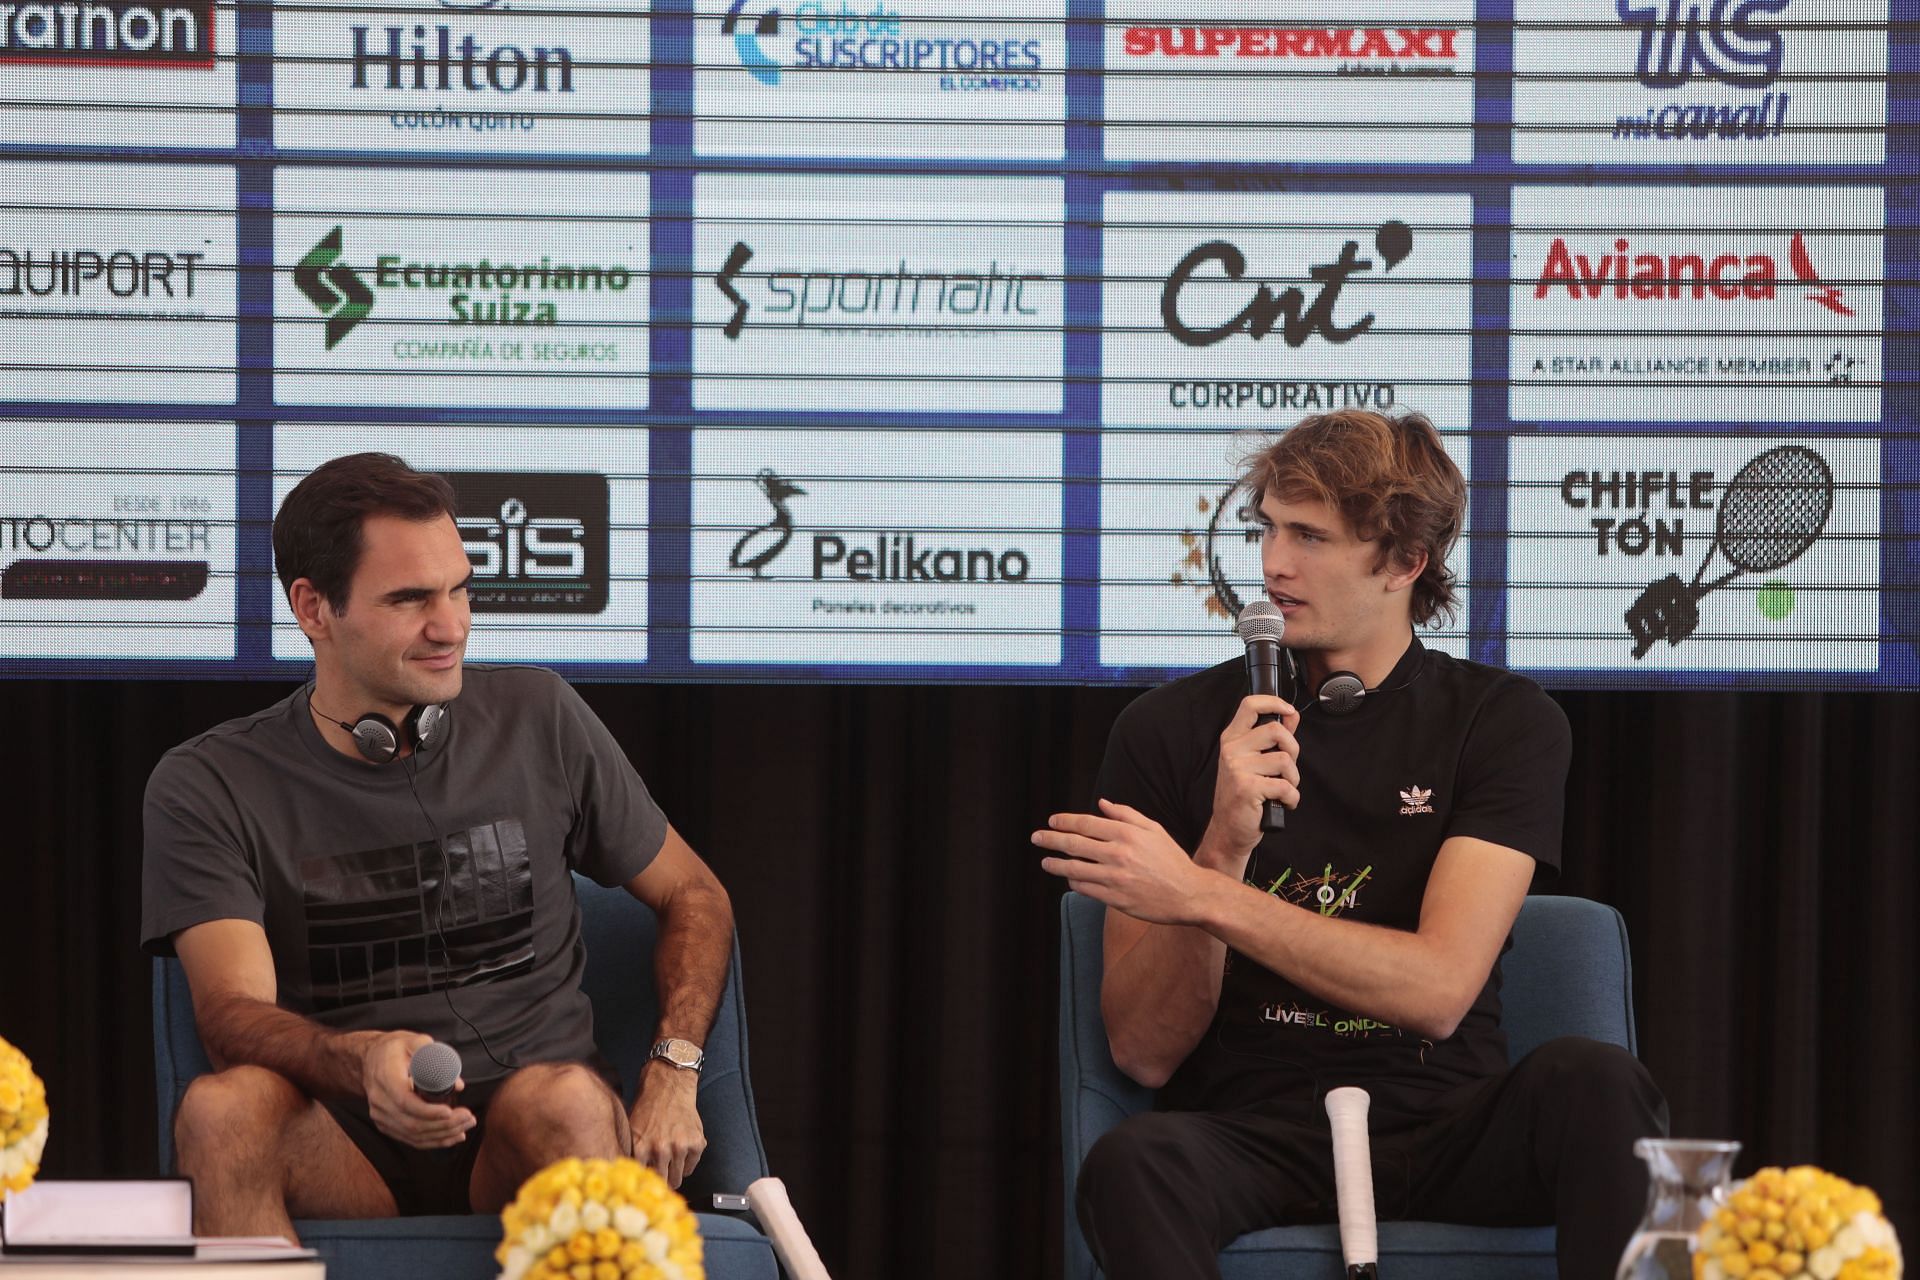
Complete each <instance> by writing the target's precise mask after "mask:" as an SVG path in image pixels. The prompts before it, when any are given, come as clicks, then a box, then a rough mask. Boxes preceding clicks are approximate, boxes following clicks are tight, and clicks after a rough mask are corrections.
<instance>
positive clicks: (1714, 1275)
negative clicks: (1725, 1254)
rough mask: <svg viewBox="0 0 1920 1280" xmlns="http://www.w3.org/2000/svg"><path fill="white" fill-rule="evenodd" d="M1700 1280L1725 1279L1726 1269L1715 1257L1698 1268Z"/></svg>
mask: <svg viewBox="0 0 1920 1280" xmlns="http://www.w3.org/2000/svg"><path fill="white" fill-rule="evenodd" d="M1700 1280H1727V1269H1726V1268H1725V1267H1723V1266H1721V1265H1720V1261H1719V1259H1717V1258H1716V1259H1714V1260H1713V1261H1711V1262H1709V1263H1707V1265H1706V1266H1704V1267H1702V1268H1701V1269H1700Z"/></svg>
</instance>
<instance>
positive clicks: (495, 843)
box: [140, 666, 667, 1081]
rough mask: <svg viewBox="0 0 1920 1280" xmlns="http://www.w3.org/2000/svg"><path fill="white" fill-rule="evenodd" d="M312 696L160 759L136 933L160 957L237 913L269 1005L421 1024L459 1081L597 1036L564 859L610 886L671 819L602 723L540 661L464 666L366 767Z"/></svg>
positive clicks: (344, 1023) (628, 875)
mask: <svg viewBox="0 0 1920 1280" xmlns="http://www.w3.org/2000/svg"><path fill="white" fill-rule="evenodd" d="M307 694H308V690H307V689H305V688H303V689H300V690H298V691H296V692H295V693H293V694H292V695H290V696H289V697H287V698H286V699H284V700H283V701H281V702H279V703H276V704H275V705H273V706H271V707H269V708H267V709H266V710H264V711H261V712H259V713H258V714H256V715H251V716H244V717H242V718H240V719H238V720H230V721H228V722H227V723H225V724H223V725H220V726H219V727H217V728H215V729H212V730H210V731H208V732H207V733H204V734H202V735H200V736H199V737H197V738H194V739H193V740H192V741H190V742H186V743H183V744H181V745H180V746H178V747H175V748H174V749H173V750H172V751H169V752H168V753H167V754H166V756H165V757H164V758H162V759H161V761H160V763H159V765H158V766H156V767H155V769H154V771H153V776H152V777H151V778H150V779H149V780H148V782H147V797H146V856H145V864H144V874H143V905H142V913H141V926H140V927H141V936H142V939H143V942H142V945H143V946H144V947H145V948H146V949H147V951H149V952H150V953H152V954H154V955H171V954H173V935H174V934H176V933H178V932H179V931H180V930H182V929H186V928H189V927H190V926H193V925H196V924H201V923H204V922H206V921H209V920H221V919H240V920H251V921H253V922H255V923H256V924H259V925H261V926H262V927H263V928H264V929H265V930H266V933H267V941H268V944H269V946H270V947H271V948H272V950H273V958H274V968H275V973H276V976H277V978H278V981H279V1003H280V1005H281V1006H282V1007H283V1008H286V1009H291V1010H293V1011H294V1012H296V1013H301V1014H305V1015H307V1016H309V1017H312V1018H313V1019H315V1020H316V1021H318V1022H320V1023H323V1024H324V1025H326V1026H329V1027H334V1028H337V1029H340V1030H354V1031H358V1030H398V1029H406V1030H412V1031H420V1032H424V1033H426V1034H427V1035H430V1036H432V1037H433V1038H434V1039H436V1040H441V1041H444V1042H446V1043H448V1044H451V1045H453V1046H454V1047H455V1048H456V1049H458V1050H459V1051H460V1056H461V1059H462V1061H463V1062H464V1063H465V1064H466V1072H465V1074H466V1076H467V1078H468V1079H469V1080H470V1081H477V1080H485V1079H488V1078H491V1077H493V1076H497V1075H501V1074H503V1071H502V1068H501V1067H500V1066H496V1065H495V1064H494V1062H493V1060H492V1059H493V1058H498V1059H499V1060H500V1062H502V1063H504V1064H505V1065H506V1066H507V1067H509V1068H517V1067H520V1066H524V1065H526V1064H528V1063H532V1062H542V1061H554V1060H560V1059H568V1058H585V1057H588V1056H589V1055H591V1054H592V1053H593V1010H592V1007H591V1006H590V1005H589V1003H588V1001H587V998H586V996H585V995H584V994H583V993H582V992H581V990H580V974H581V971H582V970H583V968H584V967H585V964H586V951H585V947H584V945H583V944H582V942H581V938H580V917H579V909H578V906H577V904H576V901H575V897H574V891H573V881H572V878H571V876H570V875H569V872H570V871H576V870H577V871H579V872H580V873H581V874H583V875H585V876H588V877H589V878H591V879H593V880H595V881H598V882H599V883H601V884H603V885H618V884H623V883H625V882H626V881H628V880H630V879H632V878H633V877H634V876H635V875H637V874H639V873H640V872H641V871H642V870H644V869H645V868H646V867H647V865H648V864H649V863H650V862H652V861H653V858H654V856H655V855H656V854H657V853H658V852H659V850H660V846H661V844H662V842H663V841H664V840H665V839H666V831H667V820H666V816H665V815H664V814H662V813H661V812H660V808H659V806H658V805H656V804H655V803H654V802H653V798H652V797H651V796H650V795H648V794H647V789H646V786H645V784H644V783H642V782H641V781H640V777H639V775H638V774H636V773H635V772H634V770H633V766H632V765H631V764H629V763H628V762H627V758H626V756H625V754H624V753H622V751H621V750H620V747H619V745H618V744H617V743H616V742H615V741H614V740H613V736H612V735H611V734H609V733H608V732H607V729H606V726H604V725H602V724H601V723H600V720H599V718H598V717H596V716H595V715H594V714H593V712H592V711H590V710H589V709H588V708H587V706H586V704H585V703H584V702H582V701H581V700H580V696H579V695H578V694H577V693H575V692H574V691H573V690H572V689H571V688H569V687H568V686H567V684H566V682H564V681H563V680H561V679H560V678H559V677H558V676H556V675H554V674H553V673H552V672H550V671H546V670H542V669H540V668H536V667H487V666H468V667H467V668H466V675H465V681H464V687H463V689H462V692H461V694H460V697H459V698H458V699H456V700H455V701H454V702H453V703H451V704H450V705H449V708H448V716H447V721H446V724H445V725H444V727H443V730H442V732H443V738H442V740H441V741H440V742H439V743H436V744H435V745H434V746H433V748H432V749H431V750H428V751H424V752H416V753H415V754H414V755H413V756H411V757H409V758H408V759H407V760H403V761H398V762H395V763H392V764H386V765H375V764H369V763H366V762H365V761H362V760H359V759H357V758H352V757H348V756H346V755H343V754H341V753H340V752H339V751H336V750H335V749H334V748H333V747H331V746H329V745H328V743H327V741H326V739H324V738H323V737H321V735H320V731H319V730H318V729H317V728H315V726H314V723H313V717H312V716H311V715H310V714H309V712H308V707H307ZM327 709H328V710H329V711H334V710H339V711H340V714H342V715H349V716H350V715H357V714H358V713H359V709H357V708H346V709H339V708H332V707H329V708H327ZM410 775H411V777H410ZM449 996H450V997H451V1000H452V1004H453V1006H454V1007H449ZM456 1009H457V1014H456ZM462 1018H464V1019H466V1020H467V1021H469V1022H471V1023H473V1024H474V1025H475V1026H476V1027H478V1028H479V1031H480V1033H481V1034H482V1035H484V1036H485V1037H486V1044H487V1046H488V1048H490V1049H491V1051H492V1057H491V1058H490V1057H489V1055H488V1053H487V1052H486V1050H484V1049H483V1048H482V1047H481V1045H480V1043H479V1042H478V1041H477V1040H476V1039H475V1038H474V1035H473V1033H472V1032H471V1031H469V1030H468V1029H467V1028H466V1027H465V1026H463V1025H462V1024H461V1019H462Z"/></svg>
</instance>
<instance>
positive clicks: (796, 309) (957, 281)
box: [713, 240, 1046, 341]
mask: <svg viewBox="0 0 1920 1280" xmlns="http://www.w3.org/2000/svg"><path fill="white" fill-rule="evenodd" d="M752 258H753V247H752V246H751V245H749V244H747V242H746V241H744V240H742V241H739V242H737V243H735V245H734V246H733V249H732V250H731V251H730V252H729V253H728V255H727V260H726V262H725V264H724V265H723V266H722V267H721V269H720V272H719V274H717V275H716V276H714V278H713V283H714V287H715V288H716V289H718V290H719V291H720V293H721V295H722V296H723V297H725V298H726V299H727V301H728V302H729V303H731V304H732V306H733V311H732V313H731V314H730V315H729V317H728V319H727V322H726V324H725V325H724V326H723V327H722V329H721V332H722V333H724V334H725V335H726V337H727V338H728V340H730V341H731V340H735V339H738V338H739V336H740V333H741V330H743V329H744V328H745V327H746V323H747V316H748V313H749V312H750V311H752V309H753V302H752V301H751V300H749V299H748V298H747V297H746V296H745V295H743V294H742V293H741V291H740V289H739V288H738V287H737V282H738V281H740V280H743V279H750V278H757V279H762V280H764V281H765V282H766V294H767V295H768V296H767V297H766V298H764V299H763V300H762V301H761V304H760V305H761V309H762V315H763V316H765V317H768V318H767V319H765V320H756V321H755V323H756V324H773V325H784V326H790V327H793V328H808V327H812V328H815V329H822V330H834V331H842V332H845V331H854V332H861V333H877V334H887V333H897V332H899V331H901V330H905V329H928V328H939V327H942V323H941V322H951V321H959V320H989V321H991V320H994V319H999V318H1011V317H1016V316H1038V315H1040V314H1041V308H1040V307H1039V306H1038V305H1037V304H1036V300H1035V299H1034V298H1032V297H1030V296H1029V295H1028V292H1027V290H1028V288H1029V286H1031V285H1033V284H1035V282H1043V281H1044V280H1045V279H1046V277H1045V276H1043V275H1039V274H1035V273H1026V272H1021V271H1019V270H1017V269H1015V268H1013V267H1002V266H1001V264H1000V263H999V262H998V261H997V260H995V261H989V262H988V264H987V269H986V270H985V271H980V270H978V269H965V268H963V269H960V270H936V269H922V268H920V267H918V266H914V265H909V264H908V262H907V260H906V259H905V258H904V257H903V258H901V259H899V261H898V265H897V266H896V267H895V268H894V269H893V270H891V271H886V270H880V271H855V270H833V269H826V268H819V269H809V270H805V271H771V272H768V273H766V274H765V275H764V276H748V275H746V274H745V269H746V265H747V263H748V262H749V261H750V260H751V259H752ZM1016 323H1017V322H1016ZM950 327H951V328H953V329H961V328H962V327H963V326H960V325H951V326H950Z"/></svg>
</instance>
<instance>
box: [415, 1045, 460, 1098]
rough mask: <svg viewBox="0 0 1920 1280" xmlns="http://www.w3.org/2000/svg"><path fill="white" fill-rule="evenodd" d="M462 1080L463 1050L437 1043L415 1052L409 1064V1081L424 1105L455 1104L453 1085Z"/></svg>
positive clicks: (424, 1046) (423, 1046)
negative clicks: (461, 1051) (461, 1056)
mask: <svg viewBox="0 0 1920 1280" xmlns="http://www.w3.org/2000/svg"><path fill="white" fill-rule="evenodd" d="M459 1079H460V1051H459V1050H458V1049H456V1048H454V1047H453V1046H452V1045H450V1044H441V1043H440V1042H439V1041H438V1040H432V1041H429V1042H427V1043H426V1044H423V1045H421V1046H420V1047H419V1048H418V1049H415V1050H414V1051H413V1057H412V1058H411V1059H410V1060H409V1061H408V1063H407V1080H408V1082H409V1083H411V1084H412V1085H413V1091H414V1093H416V1094H418V1095H419V1097H420V1101H422V1102H432V1103H439V1104H442V1105H445V1104H447V1103H450V1102H452V1101H453V1086H454V1083H455V1082H456V1081H458V1080H459Z"/></svg>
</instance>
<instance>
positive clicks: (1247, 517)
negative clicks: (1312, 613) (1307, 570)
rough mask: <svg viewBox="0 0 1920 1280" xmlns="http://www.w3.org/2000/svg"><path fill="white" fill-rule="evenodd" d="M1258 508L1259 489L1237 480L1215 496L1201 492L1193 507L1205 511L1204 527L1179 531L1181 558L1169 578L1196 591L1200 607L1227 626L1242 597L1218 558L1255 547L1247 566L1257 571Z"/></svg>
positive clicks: (1244, 553) (1243, 553) (1237, 612)
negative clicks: (1255, 492)
mask: <svg viewBox="0 0 1920 1280" xmlns="http://www.w3.org/2000/svg"><path fill="white" fill-rule="evenodd" d="M1259 508H1260V503H1259V497H1258V495H1256V494H1253V493H1251V492H1249V491H1248V489H1247V487H1246V486H1245V485H1244V484H1243V483H1242V482H1240V481H1238V480H1236V481H1234V482H1233V483H1232V484H1230V485H1228V486H1227V488H1226V489H1225V491H1224V492H1222V493H1221V494H1220V496H1219V497H1217V498H1200V499H1199V500H1197V501H1196V502H1195V504H1194V510H1195V511H1196V512H1197V513H1198V514H1199V515H1201V516H1204V517H1206V522H1207V525H1206V528H1204V529H1187V530H1184V531H1183V532H1182V533H1181V534H1180V550H1181V555H1180V562H1179V564H1178V565H1177V566H1176V567H1175V568H1174V571H1173V574H1172V577H1171V581H1172V583H1173V585H1174V586H1176V587H1187V588H1191V589H1192V590H1193V591H1194V592H1196V593H1197V594H1198V595H1199V596H1200V601H1201V608H1203V609H1205V610H1206V612H1207V614H1208V616H1209V617H1213V618H1218V619H1220V620H1221V621H1222V622H1224V623H1225V624H1226V625H1227V629H1228V630H1231V629H1232V628H1233V624H1234V620H1235V619H1237V618H1238V617H1239V616H1240V606H1241V604H1242V603H1243V602H1242V600H1241V598H1240V592H1239V589H1238V588H1236V587H1235V586H1234V585H1233V579H1232V577H1230V576H1229V575H1228V573H1227V569H1226V566H1225V565H1223V564H1222V563H1221V560H1220V558H1221V556H1222V554H1226V555H1228V556H1229V557H1230V558H1232V559H1234V560H1236V561H1244V560H1246V558H1247V555H1248V552H1247V550H1246V548H1249V547H1252V548H1256V550H1255V551H1253V553H1252V555H1253V556H1254V557H1255V559H1254V560H1253V567H1252V572H1253V573H1254V574H1255V575H1258V574H1259V573H1260V565H1259V560H1258V558H1257V557H1258V555H1259V552H1258V550H1257V548H1258V547H1259V545H1260V540H1261V536H1262V533H1263V526H1262V524H1261V522H1260V509H1259ZM1235 550H1238V551H1239V554H1238V555H1235V554H1233V553H1234V551H1235ZM1240 567H1242V568H1244V567H1245V566H1244V565H1241V566H1240Z"/></svg>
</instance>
